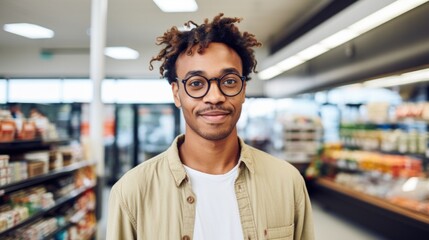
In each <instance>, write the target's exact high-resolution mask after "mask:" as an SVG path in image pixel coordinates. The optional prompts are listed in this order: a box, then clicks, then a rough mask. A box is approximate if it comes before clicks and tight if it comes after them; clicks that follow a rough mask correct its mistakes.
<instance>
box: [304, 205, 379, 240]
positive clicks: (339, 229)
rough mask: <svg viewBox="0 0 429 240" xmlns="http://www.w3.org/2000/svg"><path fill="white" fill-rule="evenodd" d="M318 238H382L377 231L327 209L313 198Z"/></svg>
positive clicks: (334, 239)
mask: <svg viewBox="0 0 429 240" xmlns="http://www.w3.org/2000/svg"><path fill="white" fill-rule="evenodd" d="M311 205H312V208H313V218H314V231H315V235H316V240H343V239H347V240H376V239H377V240H379V239H380V240H381V239H384V238H383V237H381V236H378V235H376V233H373V232H370V231H369V230H367V229H365V228H362V227H360V226H358V225H355V224H353V223H352V222H350V220H348V219H345V218H343V217H340V216H338V215H336V214H334V213H332V212H330V211H328V210H325V209H324V208H323V207H322V206H321V205H320V204H319V202H317V200H312V201H311Z"/></svg>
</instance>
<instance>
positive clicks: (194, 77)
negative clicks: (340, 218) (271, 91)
mask: <svg viewBox="0 0 429 240" xmlns="http://www.w3.org/2000/svg"><path fill="white" fill-rule="evenodd" d="M239 21H240V19H238V18H226V17H223V14H220V15H218V16H216V17H215V18H214V19H213V20H212V21H211V22H209V21H208V20H207V19H206V20H205V22H204V24H202V25H197V24H195V23H193V22H188V24H192V25H194V27H195V28H193V29H192V30H191V31H188V32H180V31H178V29H177V28H176V27H173V28H171V29H170V30H169V31H167V32H166V33H164V35H163V36H162V37H160V38H158V41H159V44H165V48H164V49H162V50H161V52H160V53H159V55H158V56H156V57H154V58H153V59H152V61H151V67H152V62H153V61H162V65H161V67H160V70H161V74H162V75H163V76H164V77H166V78H167V80H168V81H169V82H170V84H171V86H172V92H173V95H174V102H175V105H176V106H177V107H179V108H181V109H182V111H183V115H184V117H185V121H186V132H185V134H184V135H182V136H179V137H178V138H176V140H175V141H174V142H173V144H172V145H171V147H170V148H169V149H168V150H167V151H165V152H164V153H161V154H160V155H159V156H156V157H154V158H153V159H150V160H148V161H145V162H144V163H142V164H140V165H138V166H137V167H135V168H134V169H132V170H131V171H129V172H128V173H126V174H125V175H124V176H123V177H122V178H121V179H120V180H119V181H118V182H117V183H116V184H115V185H114V186H113V188H112V191H111V195H110V200H109V201H110V203H109V216H108V226H107V238H108V239H151V240H152V239H183V240H189V239H204V240H206V239H222V240H225V239H234V240H235V239H313V225H312V219H311V206H310V202H309V198H308V194H307V191H306V187H305V184H304V181H303V179H302V177H301V175H300V174H299V172H298V171H297V170H296V169H295V168H293V167H292V166H291V165H290V164H288V163H287V162H286V161H283V160H279V159H276V158H274V157H272V156H270V155H268V154H266V153H264V152H262V151H259V150H257V149H255V148H252V147H250V146H248V145H246V144H245V143H244V142H243V141H242V140H241V139H240V138H238V136H237V128H236V123H237V121H238V119H239V117H240V113H241V107H242V104H243V102H244V100H245V90H246V84H247V82H246V80H248V79H249V74H250V73H251V72H252V71H254V69H255V65H256V60H255V58H254V54H253V50H252V48H253V47H257V46H260V43H259V42H258V41H257V40H256V39H255V37H254V35H252V34H249V33H246V32H245V33H241V32H240V31H239V30H238V28H237V27H236V26H235V25H234V24H235V23H237V22H239Z"/></svg>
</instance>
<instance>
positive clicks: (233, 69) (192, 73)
mask: <svg viewBox="0 0 429 240" xmlns="http://www.w3.org/2000/svg"><path fill="white" fill-rule="evenodd" d="M228 73H236V74H240V73H239V71H238V70H237V69H236V68H224V69H222V70H221V71H220V75H221V76H223V75H225V74H228ZM194 75H201V76H206V75H207V74H206V72H205V71H201V70H194V71H189V72H187V73H186V75H185V77H184V78H187V77H190V76H194Z"/></svg>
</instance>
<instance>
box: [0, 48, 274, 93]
mask: <svg viewBox="0 0 429 240" xmlns="http://www.w3.org/2000/svg"><path fill="white" fill-rule="evenodd" d="M82 50H83V52H82ZM136 50H137V51H139V52H140V57H139V59H137V60H115V59H111V58H108V57H106V76H107V77H108V78H152V79H153V78H155V79H156V78H159V70H158V68H157V66H158V65H156V66H155V69H154V70H153V71H149V61H150V59H151V57H152V56H153V55H155V54H156V50H153V51H144V50H143V49H138V48H136ZM266 52H267V51H266V49H265V48H264V49H258V50H257V51H256V55H257V58H258V59H262V58H263V57H264V56H266ZM89 64H90V63H89V49H87V51H86V52H85V49H81V48H77V49H76V50H75V51H73V50H72V51H65V50H63V52H59V53H57V54H56V53H54V54H52V55H43V54H41V50H40V49H39V48H35V47H30V46H29V47H25V48H8V49H5V48H0V78H21V77H25V78H46V77H55V78H58V77H64V78H73V77H78V78H82V77H84V78H85V77H88V76H89ZM263 87H264V86H263V82H262V81H260V80H258V79H257V76H256V75H253V76H252V80H251V81H250V82H249V84H248V87H247V94H248V96H262V95H263V92H264V91H263Z"/></svg>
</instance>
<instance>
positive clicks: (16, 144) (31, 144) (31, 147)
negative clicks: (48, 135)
mask: <svg viewBox="0 0 429 240" xmlns="http://www.w3.org/2000/svg"><path fill="white" fill-rule="evenodd" d="M69 142H70V139H50V140H42V139H41V138H37V139H32V140H14V141H10V142H0V154H15V153H22V152H29V151H36V150H49V149H50V148H51V146H53V145H62V144H67V143H69Z"/></svg>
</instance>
